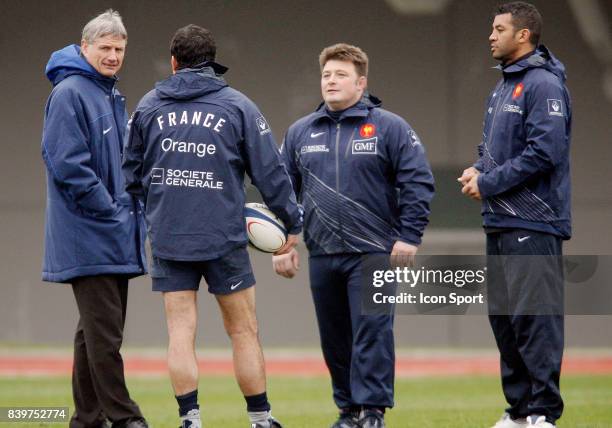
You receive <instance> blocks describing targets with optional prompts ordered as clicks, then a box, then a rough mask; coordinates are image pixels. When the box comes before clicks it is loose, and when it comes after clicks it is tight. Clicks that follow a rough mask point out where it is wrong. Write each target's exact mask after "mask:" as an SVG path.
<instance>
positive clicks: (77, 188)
mask: <svg viewBox="0 0 612 428" xmlns="http://www.w3.org/2000/svg"><path fill="white" fill-rule="evenodd" d="M90 138H91V136H90V132H89V128H88V126H87V118H86V117H85V113H84V110H83V106H82V104H81V101H80V99H79V98H78V95H77V93H76V92H75V91H73V90H70V89H66V88H63V89H59V90H57V91H55V92H54V93H52V94H51V97H50V99H49V101H48V103H47V109H46V114H45V124H44V128H43V138H42V156H43V159H44V161H45V165H46V167H47V169H48V171H49V172H50V175H51V177H53V180H55V181H56V182H57V183H58V185H59V187H60V188H63V189H64V190H65V192H66V194H67V195H68V197H69V198H71V199H72V200H73V201H74V203H75V204H76V205H77V206H79V207H80V208H81V209H83V210H84V211H86V212H88V213H90V214H91V215H94V216H101V217H106V216H111V215H112V214H113V213H114V212H115V211H116V210H117V204H116V203H115V201H114V200H113V197H112V196H111V195H110V193H109V192H108V190H107V189H106V187H105V186H104V184H103V183H102V182H101V180H100V178H99V177H98V176H97V174H96V172H95V171H94V169H93V168H92V163H91V152H90V149H89V142H90Z"/></svg>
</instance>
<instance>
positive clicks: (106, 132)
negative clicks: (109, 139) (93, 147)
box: [102, 126, 113, 135]
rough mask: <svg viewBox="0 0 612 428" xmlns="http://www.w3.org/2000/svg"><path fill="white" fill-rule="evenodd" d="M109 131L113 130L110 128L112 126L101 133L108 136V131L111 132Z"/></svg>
mask: <svg viewBox="0 0 612 428" xmlns="http://www.w3.org/2000/svg"><path fill="white" fill-rule="evenodd" d="M111 129H113V127H112V126H111V127H110V128H108V129H105V130H104V131H102V135H106V134H108V133H109V132H110V130H111Z"/></svg>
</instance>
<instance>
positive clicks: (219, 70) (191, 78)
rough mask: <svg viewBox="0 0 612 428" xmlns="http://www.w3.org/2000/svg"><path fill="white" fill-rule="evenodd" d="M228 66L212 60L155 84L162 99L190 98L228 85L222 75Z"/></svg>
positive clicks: (183, 70)
mask: <svg viewBox="0 0 612 428" xmlns="http://www.w3.org/2000/svg"><path fill="white" fill-rule="evenodd" d="M226 71H227V68H226V67H224V66H222V65H221V64H217V63H214V62H212V61H208V62H205V63H204V64H202V66H200V67H198V68H185V69H182V70H178V71H177V72H176V74H173V75H172V76H170V77H168V78H167V79H165V80H162V81H161V82H157V83H156V84H155V91H156V93H157V96H158V97H159V98H161V99H164V98H166V99H167V98H170V99H175V100H189V99H193V98H197V97H201V96H202V95H206V94H209V93H212V92H217V91H219V90H221V89H223V88H224V87H226V86H227V83H225V80H224V79H223V77H222V75H223V74H224V73H225V72H226Z"/></svg>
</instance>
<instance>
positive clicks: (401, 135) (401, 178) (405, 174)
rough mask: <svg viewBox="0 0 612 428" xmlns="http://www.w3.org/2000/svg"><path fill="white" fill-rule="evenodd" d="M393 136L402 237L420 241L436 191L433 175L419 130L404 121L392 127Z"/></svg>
mask: <svg viewBox="0 0 612 428" xmlns="http://www.w3.org/2000/svg"><path fill="white" fill-rule="evenodd" d="M391 131H392V132H391V134H390V137H391V138H392V139H393V140H395V143H393V144H391V147H392V151H391V156H392V161H393V164H394V169H395V186H396V187H397V188H398V190H399V208H400V227H401V229H400V240H401V241H403V242H407V243H408V244H412V245H419V244H420V243H421V237H422V236H423V232H424V230H425V227H426V226H427V223H429V212H430V210H429V203H430V202H431V200H432V198H433V195H434V179H433V174H432V172H431V168H430V166H429V163H428V162H427V158H426V156H425V149H424V148H423V145H422V144H421V141H420V140H419V137H418V136H417V134H416V132H414V131H413V130H412V129H411V128H410V126H409V125H408V124H407V123H405V122H401V123H397V124H395V125H394V126H393V127H392V130H391Z"/></svg>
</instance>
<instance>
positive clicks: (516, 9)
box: [494, 1, 543, 46]
mask: <svg viewBox="0 0 612 428" xmlns="http://www.w3.org/2000/svg"><path fill="white" fill-rule="evenodd" d="M506 13H509V14H511V15H512V25H513V26H514V31H515V32H516V31H519V30H522V29H524V28H526V29H528V30H529V32H530V33H531V36H530V37H529V43H531V44H532V45H534V46H538V44H539V43H540V37H541V35H542V25H543V23H542V15H540V12H538V9H536V7H535V6H534V5H532V4H530V3H526V2H524V1H515V2H512V3H505V4H502V5H499V6H497V8H496V9H495V13H494V15H495V16H497V15H503V14H506Z"/></svg>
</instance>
